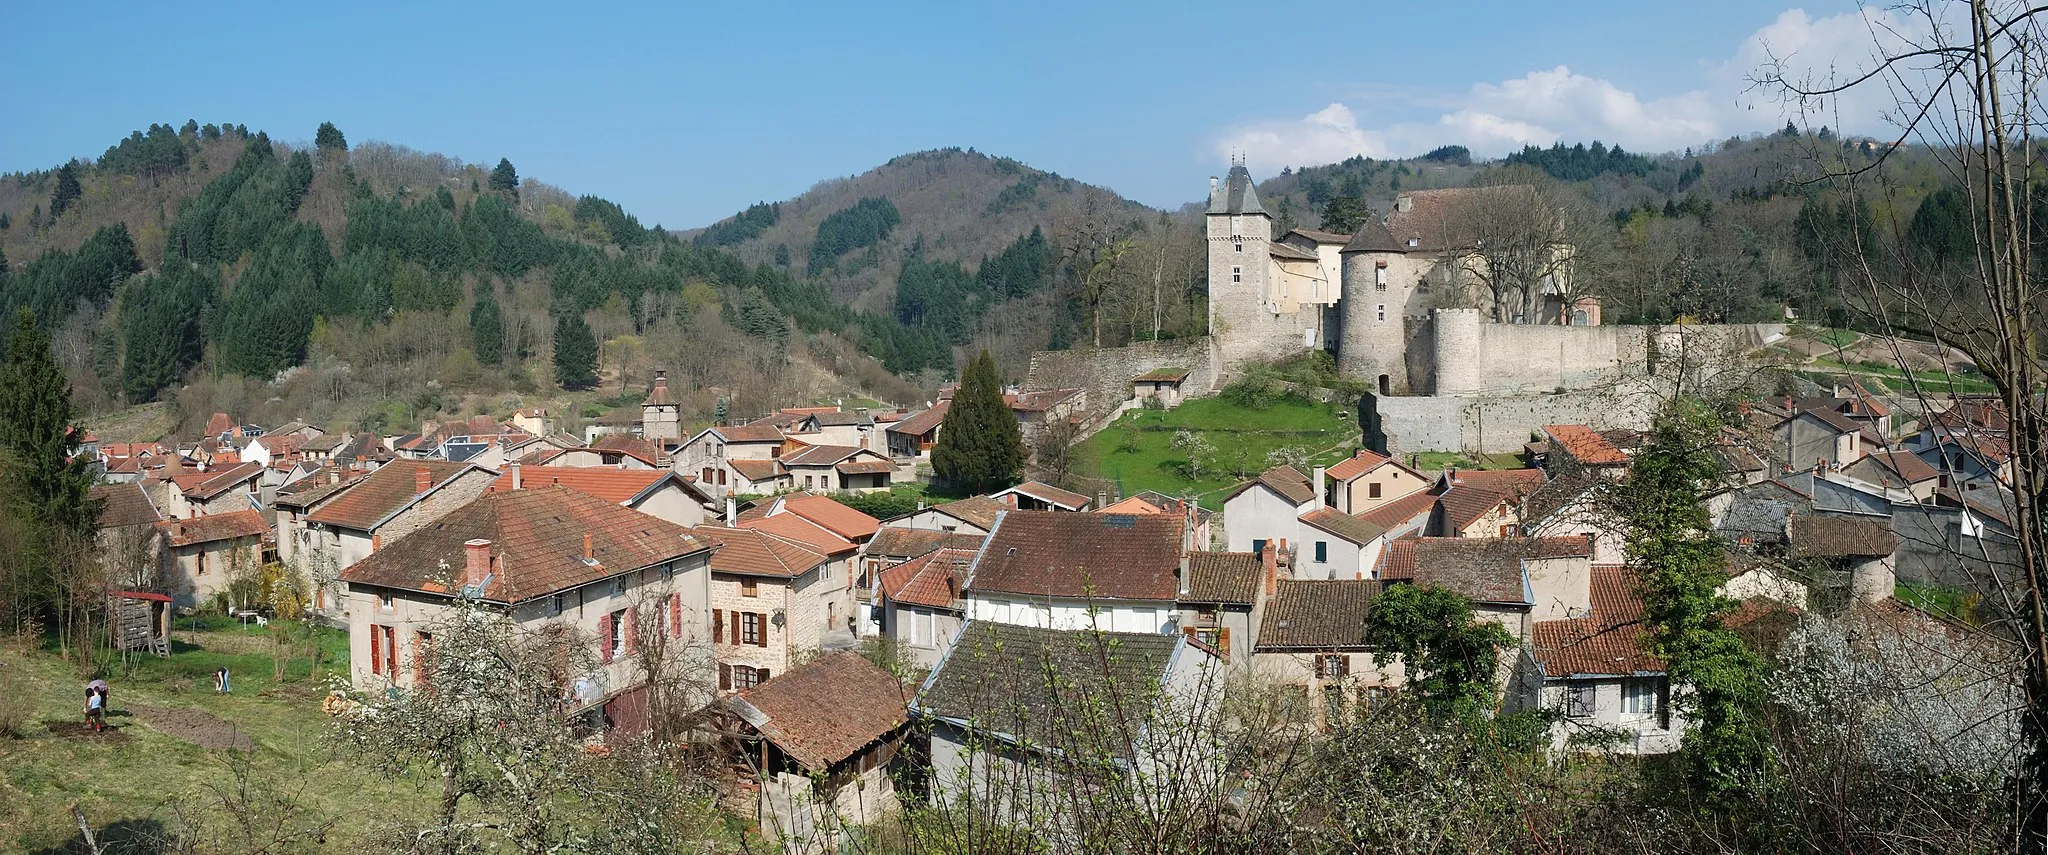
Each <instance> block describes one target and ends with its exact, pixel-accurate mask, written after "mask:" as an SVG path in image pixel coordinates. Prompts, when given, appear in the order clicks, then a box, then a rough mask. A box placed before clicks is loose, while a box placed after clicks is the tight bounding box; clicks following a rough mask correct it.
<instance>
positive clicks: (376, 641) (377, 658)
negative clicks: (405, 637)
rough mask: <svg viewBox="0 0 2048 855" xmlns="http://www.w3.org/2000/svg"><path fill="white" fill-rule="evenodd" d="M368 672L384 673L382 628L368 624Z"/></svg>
mask: <svg viewBox="0 0 2048 855" xmlns="http://www.w3.org/2000/svg"><path fill="white" fill-rule="evenodd" d="M370 673H372V674H382V673H384V628H383V627H381V626H377V625H375V624H372V625H371V626H370Z"/></svg>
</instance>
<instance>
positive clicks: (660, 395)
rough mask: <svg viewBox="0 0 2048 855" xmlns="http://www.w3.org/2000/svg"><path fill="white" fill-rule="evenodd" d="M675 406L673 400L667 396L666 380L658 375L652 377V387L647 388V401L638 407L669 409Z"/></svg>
mask: <svg viewBox="0 0 2048 855" xmlns="http://www.w3.org/2000/svg"><path fill="white" fill-rule="evenodd" d="M675 404H676V401H675V399H674V398H671V397H669V394H668V378H667V377H664V376H662V375H660V374H656V375H654V385H653V386H651V387H649V388H648V390H647V400H644V401H641V402H640V406H643V407H669V406H674V405H675Z"/></svg>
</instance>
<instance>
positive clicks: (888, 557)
mask: <svg viewBox="0 0 2048 855" xmlns="http://www.w3.org/2000/svg"><path fill="white" fill-rule="evenodd" d="M986 539H987V535H979V534H955V533H952V532H945V531H935V530H931V529H916V528H902V527H899V526H892V525H883V526H881V527H880V528H878V529H877V530H876V531H875V533H874V534H873V535H872V536H870V537H869V538H868V541H867V542H866V543H863V544H861V546H860V558H859V566H858V567H857V568H856V571H855V576H854V581H853V598H854V602H855V603H856V608H857V609H858V615H857V616H858V620H857V621H855V623H854V633H855V634H856V635H862V636H866V635H874V634H877V633H881V632H883V631H884V630H885V628H886V624H887V618H888V616H887V613H886V608H887V606H886V604H885V603H884V602H883V601H882V598H881V591H880V590H879V589H878V587H877V584H878V581H879V580H880V578H881V576H882V573H883V572H884V571H886V570H888V569H889V568H891V567H895V566H896V565H898V564H902V563H903V562H905V561H909V560H911V559H913V558H917V557H918V556H921V555H927V554H929V553H931V552H932V550H935V549H945V548H951V549H961V550H966V551H969V552H973V551H975V550H978V549H980V548H981V544H982V541H984V540H986Z"/></svg>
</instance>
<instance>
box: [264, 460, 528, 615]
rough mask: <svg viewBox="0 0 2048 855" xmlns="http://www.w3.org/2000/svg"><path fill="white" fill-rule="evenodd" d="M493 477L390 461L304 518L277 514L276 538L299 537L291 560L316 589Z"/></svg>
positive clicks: (465, 499) (431, 463) (442, 464)
mask: <svg viewBox="0 0 2048 855" xmlns="http://www.w3.org/2000/svg"><path fill="white" fill-rule="evenodd" d="M497 477H498V473H496V472H492V471H491V470H489V469H485V468H483V467H480V466H472V465H469V464H466V463H448V462H446V461H439V460H402V461H394V462H392V463H390V464H387V465H385V466H383V467H382V468H379V469H378V470H377V471H375V472H372V473H370V474H369V475H366V476H364V477H362V478H360V479H357V480H355V481H351V482H347V483H346V484H345V485H344V486H343V487H342V489H340V490H336V491H333V492H331V493H329V494H327V495H326V496H323V497H320V498H319V499H318V500H317V501H314V502H312V503H311V506H310V507H308V508H306V509H305V513H304V514H303V515H299V514H293V515H291V516H290V517H287V515H286V514H284V513H282V512H280V513H279V514H278V519H279V528H278V530H279V536H280V537H284V536H289V535H293V534H295V535H296V536H297V537H298V541H299V542H298V543H297V544H295V545H294V552H293V554H294V555H296V556H298V557H299V558H300V561H301V566H302V567H303V568H304V569H305V570H307V571H309V572H310V573H311V575H312V578H313V580H314V582H315V584H316V586H317V585H318V584H319V583H320V581H321V580H324V579H332V578H335V577H334V576H333V575H332V574H333V573H334V572H337V571H339V570H341V569H342V568H346V567H348V566H349V565H351V564H354V563H356V562H358V561H361V560H363V559H364V558H367V557H369V556H370V554H371V553H374V552H376V551H378V550H380V549H383V548H385V547H388V546H391V545H392V544H395V543H397V542H398V541H399V539H401V538H403V537H405V536H406V535H408V534H411V533H413V532H415V531H418V530H419V529H421V528H423V527H426V526H427V525H429V524H431V523H433V522H434V521H436V520H439V519H441V518H442V517H444V516H446V515H448V514H449V513H450V512H452V511H454V510H455V509H457V508H460V507H463V506H464V505H467V504H469V503H470V502H471V501H473V500H475V499H476V497H478V496H481V495H483V492H484V490H485V489H486V488H488V487H489V486H490V485H491V481H492V480H494V479H496V478H497Z"/></svg>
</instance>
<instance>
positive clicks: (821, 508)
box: [740, 493, 882, 541]
mask: <svg viewBox="0 0 2048 855" xmlns="http://www.w3.org/2000/svg"><path fill="white" fill-rule="evenodd" d="M778 506H780V507H781V508H782V512H783V513H793V514H796V515H797V516H800V517H803V518H804V519H806V520H809V521H811V522H814V523H817V524H818V525H820V526H823V527H824V528H825V529H826V530H827V531H830V532H832V533H833V534H836V535H838V536H840V537H842V538H845V539H847V540H851V541H861V540H866V539H867V538H870V537H873V536H875V532H876V531H877V530H878V529H880V528H881V527H882V521H881V520H878V519H875V518H874V517H871V516H868V515H867V514H864V513H861V512H860V511H857V510H854V509H853V508H849V507H847V506H845V505H843V504H840V503H839V502H837V501H834V500H833V499H832V497H830V496H819V495H813V494H811V493H797V494H794V495H789V496H780V497H777V498H776V499H775V500H773V501H771V502H769V503H768V504H767V505H766V506H759V505H757V506H755V507H753V508H750V509H748V510H747V512H746V513H744V514H741V515H740V520H741V521H742V522H744V521H746V520H754V519H762V518H765V517H767V516H769V515H770V514H771V513H772V512H773V511H774V510H775V508H776V507H778Z"/></svg>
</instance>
